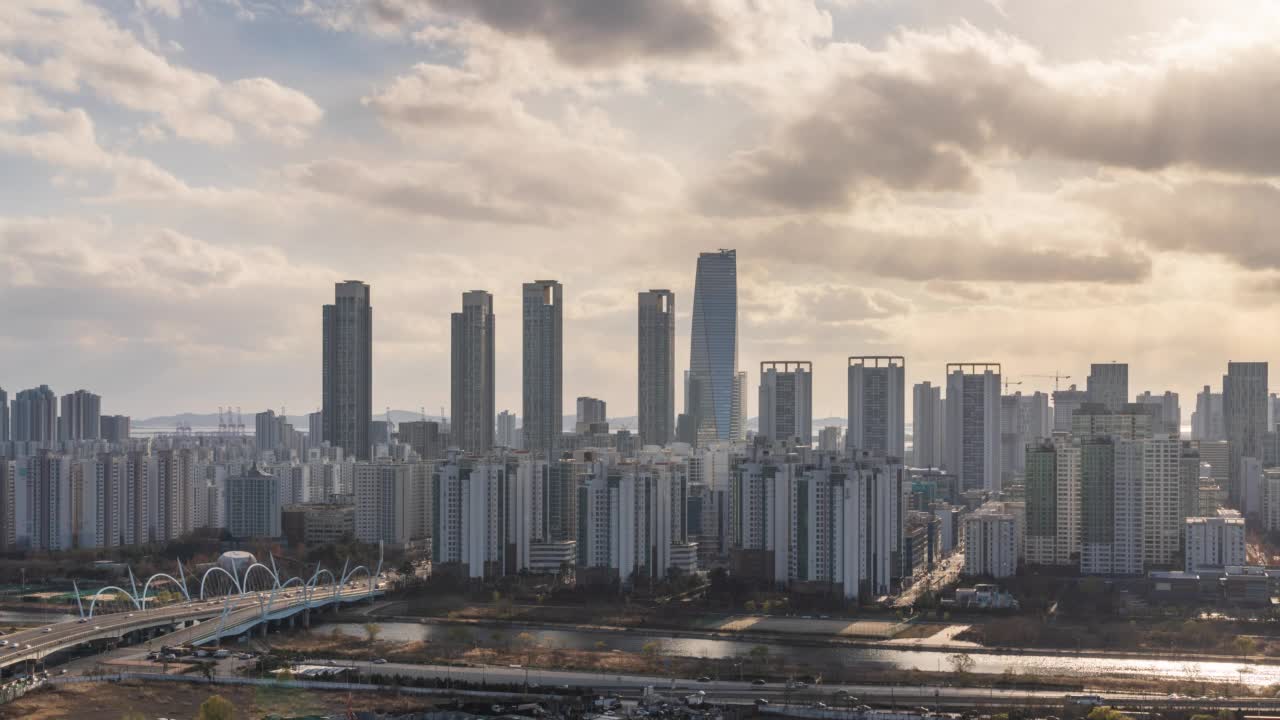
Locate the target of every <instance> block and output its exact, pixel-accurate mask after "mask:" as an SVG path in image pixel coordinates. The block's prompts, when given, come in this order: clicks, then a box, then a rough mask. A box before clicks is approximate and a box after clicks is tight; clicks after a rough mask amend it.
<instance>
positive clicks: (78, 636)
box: [0, 583, 382, 668]
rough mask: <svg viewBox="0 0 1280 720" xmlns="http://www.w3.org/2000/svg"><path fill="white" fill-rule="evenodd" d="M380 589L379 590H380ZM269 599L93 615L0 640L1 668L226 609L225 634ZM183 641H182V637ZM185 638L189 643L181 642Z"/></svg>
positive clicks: (281, 602)
mask: <svg viewBox="0 0 1280 720" xmlns="http://www.w3.org/2000/svg"><path fill="white" fill-rule="evenodd" d="M381 587H382V584H381V583H380V584H379V585H378V588H381ZM369 592H370V589H369V586H368V585H365V584H363V583H360V584H358V585H356V586H351V585H348V586H347V587H344V588H342V590H341V592H339V593H338V594H336V595H335V594H334V593H333V592H332V591H331V590H327V589H326V590H322V591H318V592H312V593H311V594H310V596H309V598H304V597H303V594H302V591H301V590H300V589H299V590H291V591H286V592H283V593H279V594H277V595H276V596H275V598H274V600H271V602H270V607H269V608H266V610H267V611H268V613H270V614H273V615H274V614H279V613H287V612H289V611H290V610H294V609H300V607H301V606H302V605H303V604H304V603H305V602H310V604H311V606H312V607H316V606H319V605H327V604H331V603H333V602H353V601H355V600H359V599H362V598H364V597H366V596H367V595H368V593H369ZM269 595H270V593H265V592H264V593H253V594H249V595H245V596H242V597H235V598H233V599H231V600H226V599H224V598H218V599H215V600H207V601H192V602H185V603H177V604H173V605H165V606H161V607H156V608H150V609H147V610H135V611H133V612H126V613H111V614H106V615H95V616H94V617H93V618H88V619H81V620H72V621H67V622H62V623H57V624H53V625H48V626H45V627H36V628H31V629H27V630H21V631H18V632H15V633H10V634H9V635H4V636H0V643H3V645H0V668H5V667H9V666H12V665H15V664H17V663H24V662H28V661H32V660H41V659H43V658H44V657H45V656H47V655H50V654H53V653H56V652H59V651H62V650H66V649H68V648H71V647H75V646H77V645H81V644H84V643H87V642H90V641H93V640H105V639H114V638H119V637H122V636H123V635H125V634H126V633H129V632H133V631H135V630H145V629H149V628H153V627H165V626H169V625H172V624H176V623H179V622H187V621H193V620H199V621H210V620H216V619H218V618H219V617H220V616H221V615H222V614H223V612H224V610H225V609H227V608H228V607H229V608H230V613H229V615H228V617H227V619H226V622H225V628H226V629H233V628H236V627H239V626H241V625H245V624H248V623H252V622H253V621H254V620H255V619H256V618H259V617H261V616H262V613H263V610H264V606H265V605H266V604H267V602H268V600H269ZM216 628H217V626H216V625H213V624H203V625H197V626H195V627H193V628H186V629H183V630H180V631H179V632H178V633H175V634H174V637H173V640H172V642H173V644H178V643H179V642H190V641H192V640H198V639H202V638H204V637H206V636H208V635H209V634H210V633H212V632H214V631H215V630H216ZM179 636H181V637H179ZM182 638H185V639H182Z"/></svg>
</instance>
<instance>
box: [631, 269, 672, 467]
mask: <svg viewBox="0 0 1280 720" xmlns="http://www.w3.org/2000/svg"><path fill="white" fill-rule="evenodd" d="M637 339H638V342H639V348H638V353H637V355H638V357H639V360H640V373H639V388H638V398H637V400H638V404H637V408H638V409H639V415H640V443H641V444H642V445H666V444H668V443H670V442H671V440H672V439H673V438H675V434H676V426H675V416H676V296H675V293H673V292H671V291H670V290H649V291H648V292H642V293H640V327H639V332H638V333H637Z"/></svg>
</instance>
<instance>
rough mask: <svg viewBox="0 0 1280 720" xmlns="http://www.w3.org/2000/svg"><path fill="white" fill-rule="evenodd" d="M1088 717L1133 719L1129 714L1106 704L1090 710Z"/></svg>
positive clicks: (1089, 718) (1097, 719) (1118, 719)
mask: <svg viewBox="0 0 1280 720" xmlns="http://www.w3.org/2000/svg"><path fill="white" fill-rule="evenodd" d="M1087 717H1088V720H1132V718H1130V717H1129V716H1128V715H1125V714H1124V713H1122V712H1120V711H1119V710H1116V709H1115V708H1111V707H1107V706H1106V705H1100V706H1098V707H1096V708H1094V709H1092V710H1090V711H1089V715H1088V716H1087Z"/></svg>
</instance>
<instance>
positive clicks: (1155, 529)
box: [1139, 435, 1184, 570]
mask: <svg viewBox="0 0 1280 720" xmlns="http://www.w3.org/2000/svg"><path fill="white" fill-rule="evenodd" d="M1139 444H1140V445H1141V447H1140V449H1139V452H1141V454H1142V486H1141V489H1140V493H1141V494H1140V496H1139V498H1140V502H1141V509H1140V512H1141V514H1142V560H1143V566H1144V568H1145V569H1147V570H1150V569H1152V568H1168V569H1175V566H1176V565H1177V557H1178V554H1179V553H1180V552H1181V551H1182V534H1183V519H1184V518H1183V515H1182V503H1181V492H1182V443H1181V441H1180V440H1178V436H1177V435H1172V436H1170V435H1165V436H1162V437H1155V438H1152V439H1150V440H1145V441H1142V442H1141V443H1139Z"/></svg>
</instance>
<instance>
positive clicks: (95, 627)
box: [93, 625, 102, 630]
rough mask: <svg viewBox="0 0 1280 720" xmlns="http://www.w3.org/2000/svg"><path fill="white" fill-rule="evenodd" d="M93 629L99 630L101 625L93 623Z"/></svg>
mask: <svg viewBox="0 0 1280 720" xmlns="http://www.w3.org/2000/svg"><path fill="white" fill-rule="evenodd" d="M93 629H94V630H101V629H102V626H101V625H94V626H93Z"/></svg>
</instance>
